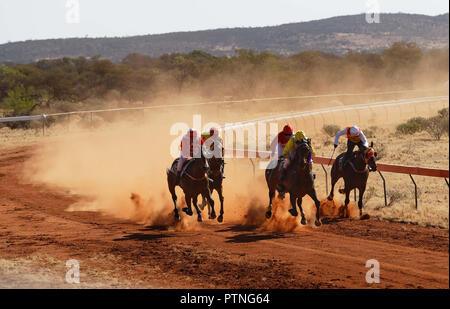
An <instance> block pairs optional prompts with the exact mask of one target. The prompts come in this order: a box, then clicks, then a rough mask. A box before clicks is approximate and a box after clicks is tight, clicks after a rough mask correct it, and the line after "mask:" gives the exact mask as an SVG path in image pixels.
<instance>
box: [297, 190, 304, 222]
mask: <svg viewBox="0 0 450 309" xmlns="http://www.w3.org/2000/svg"><path fill="white" fill-rule="evenodd" d="M302 203H303V198H301V197H299V198H298V199H297V206H298V208H299V209H300V214H301V215H302V220H301V221H300V223H301V224H302V225H306V219H305V214H304V213H303V208H302Z"/></svg>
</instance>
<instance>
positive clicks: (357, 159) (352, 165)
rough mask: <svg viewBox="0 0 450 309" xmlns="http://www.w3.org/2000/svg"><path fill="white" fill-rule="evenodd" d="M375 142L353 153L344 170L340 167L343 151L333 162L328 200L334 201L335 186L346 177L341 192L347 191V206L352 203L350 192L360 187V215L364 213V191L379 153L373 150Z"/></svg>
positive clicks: (375, 167)
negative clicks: (340, 179)
mask: <svg viewBox="0 0 450 309" xmlns="http://www.w3.org/2000/svg"><path fill="white" fill-rule="evenodd" d="M372 147H373V143H371V145H370V147H369V148H367V149H366V150H364V151H358V152H354V153H353V157H352V159H351V160H350V162H349V163H348V164H346V165H345V166H344V167H343V168H342V170H340V169H339V160H343V157H344V155H345V153H341V154H340V155H339V156H338V157H337V158H336V160H335V161H334V163H333V167H332V168H331V192H330V195H329V196H328V200H329V201H332V200H333V197H334V186H335V184H336V182H337V181H338V180H339V178H341V177H343V178H344V183H345V185H344V189H343V190H339V192H340V193H345V207H344V209H348V208H347V207H348V204H349V203H350V192H351V191H352V190H353V189H355V188H358V191H359V200H358V208H359V215H362V207H363V204H362V200H363V196H364V192H365V190H366V184H367V179H368V178H369V171H374V172H375V171H376V170H377V164H376V157H377V153H376V152H375V151H374V150H373V148H372Z"/></svg>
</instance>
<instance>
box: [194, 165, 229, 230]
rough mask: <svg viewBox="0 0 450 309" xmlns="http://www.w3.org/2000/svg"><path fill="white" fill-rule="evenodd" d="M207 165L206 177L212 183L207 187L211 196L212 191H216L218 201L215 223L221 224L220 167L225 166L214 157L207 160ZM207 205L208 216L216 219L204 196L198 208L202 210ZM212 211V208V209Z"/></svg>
mask: <svg viewBox="0 0 450 309" xmlns="http://www.w3.org/2000/svg"><path fill="white" fill-rule="evenodd" d="M208 164H209V170H208V177H209V178H210V179H212V183H210V184H209V187H210V189H211V194H212V193H213V191H214V190H216V191H217V194H218V195H219V200H220V214H219V217H217V221H219V222H222V221H223V213H224V212H223V194H222V192H223V186H222V182H223V177H222V176H223V173H222V166H223V164H225V163H224V162H223V160H222V159H218V158H215V157H212V158H211V159H208ZM206 205H208V214H209V218H210V219H214V218H215V217H216V214H215V213H214V211H213V212H211V205H210V204H209V203H208V201H207V199H206V198H205V196H203V199H202V204H201V205H200V208H201V209H202V210H203V209H204V208H205V206H206ZM213 210H214V208H213Z"/></svg>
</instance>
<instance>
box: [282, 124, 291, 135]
mask: <svg viewBox="0 0 450 309" xmlns="http://www.w3.org/2000/svg"><path fill="white" fill-rule="evenodd" d="M283 133H284V134H292V133H293V130H292V127H291V126H290V125H288V124H287V125H285V126H284V128H283Z"/></svg>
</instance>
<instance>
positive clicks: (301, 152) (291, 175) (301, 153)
mask: <svg viewBox="0 0 450 309" xmlns="http://www.w3.org/2000/svg"><path fill="white" fill-rule="evenodd" d="M309 152H310V147H309V145H308V141H307V140H306V139H303V140H301V141H298V142H297V145H296V150H295V156H294V159H293V160H292V162H291V166H290V168H288V171H287V175H286V180H285V181H284V182H283V186H284V187H285V191H286V192H289V198H290V202H291V207H292V208H291V209H289V213H290V214H291V215H292V216H295V217H296V216H297V215H298V212H297V206H298V208H299V209H300V213H301V216H302V219H301V224H303V225H305V224H306V219H305V214H304V212H303V208H302V201H303V200H302V199H303V197H304V196H305V195H306V194H308V195H309V196H310V197H311V198H312V199H313V201H314V204H315V205H316V220H315V224H316V226H320V225H321V222H320V219H319V215H320V214H319V207H320V202H319V200H318V199H317V194H316V190H315V188H314V177H313V174H312V171H311V170H310V168H309V164H308V162H307V158H308V155H309ZM276 174H278V173H276V172H275V170H273V171H272V170H271V169H267V170H266V182H267V186H268V187H269V198H270V202H269V207H268V210H267V212H266V218H270V217H271V216H272V199H273V197H274V195H275V189H276V186H277V184H278V183H279V177H277V179H273V178H274V177H275V175H276Z"/></svg>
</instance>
